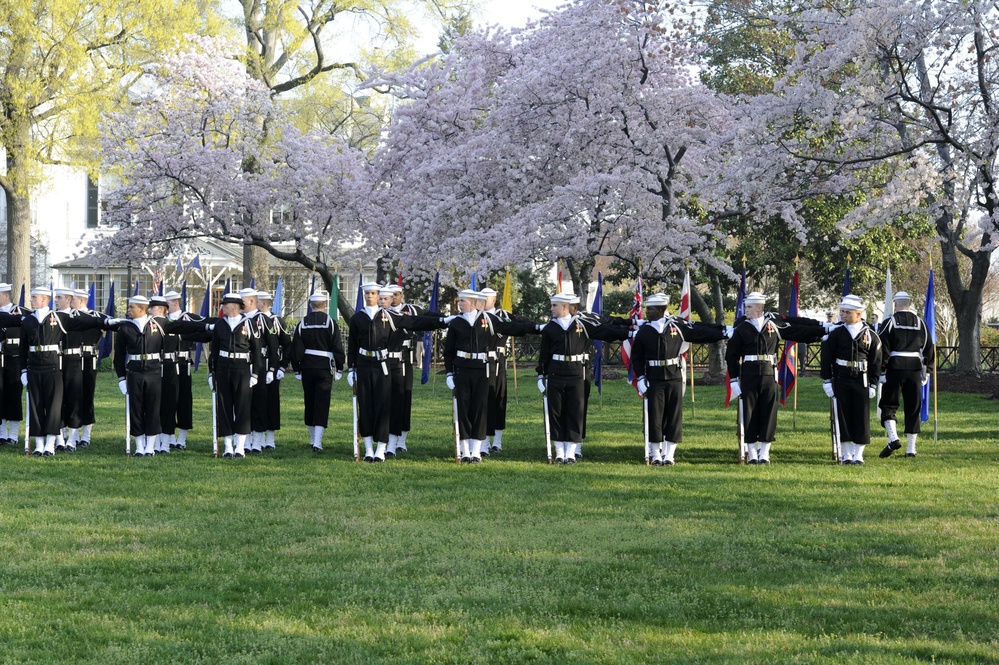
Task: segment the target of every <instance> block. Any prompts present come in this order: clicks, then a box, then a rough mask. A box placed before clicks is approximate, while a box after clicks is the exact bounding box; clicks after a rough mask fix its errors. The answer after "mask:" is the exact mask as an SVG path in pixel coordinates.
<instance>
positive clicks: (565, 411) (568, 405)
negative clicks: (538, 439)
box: [548, 374, 587, 443]
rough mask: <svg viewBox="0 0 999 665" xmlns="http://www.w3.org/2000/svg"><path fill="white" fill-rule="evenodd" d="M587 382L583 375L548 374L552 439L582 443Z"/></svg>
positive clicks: (549, 416)
mask: <svg viewBox="0 0 999 665" xmlns="http://www.w3.org/2000/svg"><path fill="white" fill-rule="evenodd" d="M586 383H587V382H586V380H585V379H584V378H583V377H581V376H580V377H570V376H559V375H557V374H549V375H548V418H549V422H550V424H551V433H552V441H568V442H570V443H582V441H583V427H584V420H583V419H584V418H585V417H586Z"/></svg>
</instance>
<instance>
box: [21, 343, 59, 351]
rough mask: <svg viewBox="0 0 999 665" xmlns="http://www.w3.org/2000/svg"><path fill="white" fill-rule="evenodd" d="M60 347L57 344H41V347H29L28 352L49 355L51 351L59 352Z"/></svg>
mask: <svg viewBox="0 0 999 665" xmlns="http://www.w3.org/2000/svg"><path fill="white" fill-rule="evenodd" d="M61 349H62V347H60V346H59V345H58V344H43V345H41V346H29V347H28V351H30V352H31V353H49V352H52V351H60V350H61Z"/></svg>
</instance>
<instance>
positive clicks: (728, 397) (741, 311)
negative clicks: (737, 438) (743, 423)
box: [725, 266, 746, 408]
mask: <svg viewBox="0 0 999 665" xmlns="http://www.w3.org/2000/svg"><path fill="white" fill-rule="evenodd" d="M744 316H746V266H742V279H740V280H739V295H738V296H736V298H735V320H736V321H738V320H739V319H740V318H742V317H744ZM731 402H732V376H731V375H730V374H729V373H728V370H727V369H726V370H725V408H728V405H729V404H730V403H731Z"/></svg>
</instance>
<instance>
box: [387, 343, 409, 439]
mask: <svg viewBox="0 0 999 665" xmlns="http://www.w3.org/2000/svg"><path fill="white" fill-rule="evenodd" d="M407 369H412V368H410V367H406V365H405V364H404V363H402V362H399V361H397V360H396V361H391V362H389V363H388V370H389V384H390V386H391V388H390V391H391V397H389V399H390V400H391V404H392V407H391V409H390V410H389V434H392V435H394V436H399V435H400V434H402V433H403V432H404V431H406V432H408V431H409V430H408V429H407V428H404V427H403V425H404V424H405V425H409V411H408V409H407V407H411V406H412V393H410V401H409V403H408V404H407V402H406V370H407Z"/></svg>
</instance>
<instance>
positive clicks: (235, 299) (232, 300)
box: [222, 291, 243, 307]
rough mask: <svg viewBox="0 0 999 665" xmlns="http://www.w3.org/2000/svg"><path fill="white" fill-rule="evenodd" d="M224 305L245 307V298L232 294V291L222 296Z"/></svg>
mask: <svg viewBox="0 0 999 665" xmlns="http://www.w3.org/2000/svg"><path fill="white" fill-rule="evenodd" d="M222 304H223V305H239V306H240V307H242V306H243V298H242V297H241V296H240V295H239V294H238V293H232V292H231V291H230V292H229V293H227V294H225V295H224V296H222Z"/></svg>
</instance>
